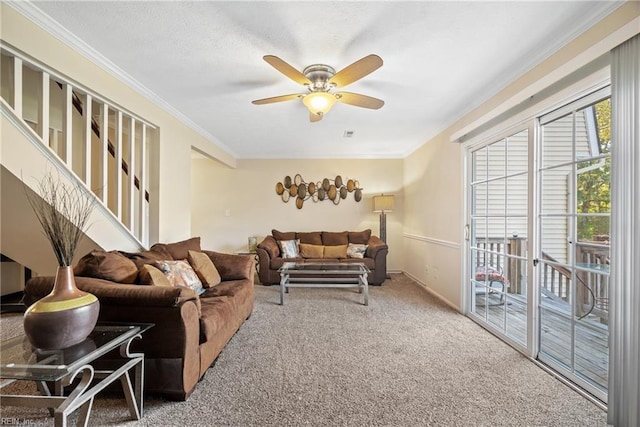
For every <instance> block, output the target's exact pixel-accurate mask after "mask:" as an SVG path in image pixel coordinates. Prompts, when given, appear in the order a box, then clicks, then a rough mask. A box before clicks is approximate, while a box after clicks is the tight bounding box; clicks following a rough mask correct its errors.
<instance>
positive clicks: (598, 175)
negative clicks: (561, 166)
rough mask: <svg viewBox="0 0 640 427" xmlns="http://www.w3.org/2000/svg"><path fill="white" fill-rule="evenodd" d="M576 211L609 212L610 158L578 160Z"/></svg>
mask: <svg viewBox="0 0 640 427" xmlns="http://www.w3.org/2000/svg"><path fill="white" fill-rule="evenodd" d="M576 192H577V203H576V211H577V213H609V212H611V158H610V157H608V158H606V159H598V160H589V161H583V162H578V164H577V176H576Z"/></svg>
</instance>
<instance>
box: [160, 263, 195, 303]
mask: <svg viewBox="0 0 640 427" xmlns="http://www.w3.org/2000/svg"><path fill="white" fill-rule="evenodd" d="M155 266H156V267H158V268H159V269H160V271H162V272H163V273H164V274H165V276H167V278H168V279H169V281H170V282H171V286H173V287H176V288H191V289H193V291H194V292H195V293H196V294H198V295H200V294H202V293H203V292H204V287H203V286H202V282H201V281H200V279H199V278H198V275H197V274H196V272H195V271H193V268H191V266H190V265H189V263H188V262H187V261H186V260H180V261H156V263H155Z"/></svg>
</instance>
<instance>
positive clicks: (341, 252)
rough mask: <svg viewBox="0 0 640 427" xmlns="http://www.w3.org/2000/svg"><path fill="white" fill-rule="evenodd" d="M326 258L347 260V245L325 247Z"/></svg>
mask: <svg viewBox="0 0 640 427" xmlns="http://www.w3.org/2000/svg"><path fill="white" fill-rule="evenodd" d="M324 257H325V258H346V257H347V245H337V246H325V247H324Z"/></svg>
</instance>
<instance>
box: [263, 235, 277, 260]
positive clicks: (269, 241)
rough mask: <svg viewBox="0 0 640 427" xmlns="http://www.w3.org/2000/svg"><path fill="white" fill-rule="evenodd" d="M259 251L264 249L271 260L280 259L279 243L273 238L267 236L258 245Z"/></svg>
mask: <svg viewBox="0 0 640 427" xmlns="http://www.w3.org/2000/svg"><path fill="white" fill-rule="evenodd" d="M258 249H263V250H264V251H265V252H266V255H268V256H269V258H278V256H280V248H279V247H278V242H277V241H276V239H275V238H274V237H273V236H266V237H265V238H264V240H262V242H260V243H259V244H258Z"/></svg>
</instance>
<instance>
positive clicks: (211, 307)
mask: <svg viewBox="0 0 640 427" xmlns="http://www.w3.org/2000/svg"><path fill="white" fill-rule="evenodd" d="M200 304H201V310H202V314H201V315H200V342H201V343H202V342H207V341H211V340H215V339H216V338H217V339H220V338H221V337H219V336H218V335H219V332H220V330H221V329H222V328H224V327H225V325H228V324H230V323H232V322H234V316H235V315H236V309H235V304H234V300H233V298H232V297H230V296H227V295H220V296H210V297H208V298H201V299H200ZM225 338H226V337H225Z"/></svg>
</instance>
